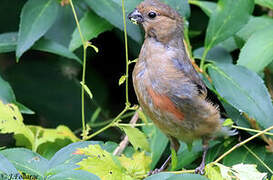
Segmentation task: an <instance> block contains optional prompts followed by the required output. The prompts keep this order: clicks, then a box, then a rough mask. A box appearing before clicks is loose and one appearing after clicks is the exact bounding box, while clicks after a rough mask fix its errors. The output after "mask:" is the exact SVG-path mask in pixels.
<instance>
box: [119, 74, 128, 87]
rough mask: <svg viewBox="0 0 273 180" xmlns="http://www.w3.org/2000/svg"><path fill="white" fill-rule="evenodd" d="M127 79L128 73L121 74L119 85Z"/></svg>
mask: <svg viewBox="0 0 273 180" xmlns="http://www.w3.org/2000/svg"><path fill="white" fill-rule="evenodd" d="M125 80H126V75H123V76H121V77H120V78H119V81H118V85H119V86H120V85H122V84H123V83H124V82H125Z"/></svg>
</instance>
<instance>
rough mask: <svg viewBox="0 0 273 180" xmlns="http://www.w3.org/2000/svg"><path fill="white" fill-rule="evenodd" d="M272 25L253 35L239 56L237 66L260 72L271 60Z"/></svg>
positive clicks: (272, 52) (272, 56)
mask: <svg viewBox="0 0 273 180" xmlns="http://www.w3.org/2000/svg"><path fill="white" fill-rule="evenodd" d="M272 28H273V23H272V25H270V26H268V27H266V28H264V29H262V30H260V31H258V32H256V33H254V34H253V35H252V36H251V37H250V38H249V40H248V41H247V42H246V44H245V46H244V47H243V48H242V50H241V53H240V55H239V60H238V64H239V65H242V66H245V67H247V68H249V69H251V70H252V71H255V72H260V71H262V70H263V69H264V68H265V67H266V66H267V65H268V64H270V62H271V61H272V60H273V51H272V47H273V31H272Z"/></svg>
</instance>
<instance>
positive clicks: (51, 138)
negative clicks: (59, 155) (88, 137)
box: [27, 125, 80, 154]
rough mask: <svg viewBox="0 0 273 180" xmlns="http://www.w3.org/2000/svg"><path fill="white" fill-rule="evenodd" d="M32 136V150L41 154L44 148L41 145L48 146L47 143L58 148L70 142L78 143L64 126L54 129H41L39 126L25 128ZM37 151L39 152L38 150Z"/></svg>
mask: <svg viewBox="0 0 273 180" xmlns="http://www.w3.org/2000/svg"><path fill="white" fill-rule="evenodd" d="M27 127H28V128H29V129H30V130H31V131H32V133H33V134H34V137H35V139H34V141H33V142H32V143H33V146H34V147H33V150H34V151H35V152H36V151H38V152H39V153H40V154H42V153H43V151H44V150H45V148H41V147H40V146H41V145H44V144H45V146H48V145H49V143H53V144H55V146H58V145H60V144H64V145H67V144H69V143H72V142H77V141H80V139H79V138H77V137H76V136H75V134H74V133H73V132H72V131H71V130H70V129H69V128H68V127H67V126H64V125H59V126H58V127H57V128H56V129H49V128H42V127H40V126H27ZM38 149H39V150H38Z"/></svg>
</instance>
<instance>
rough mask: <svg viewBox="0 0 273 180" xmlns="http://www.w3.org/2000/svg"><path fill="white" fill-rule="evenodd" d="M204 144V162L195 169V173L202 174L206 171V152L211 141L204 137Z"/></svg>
mask: <svg viewBox="0 0 273 180" xmlns="http://www.w3.org/2000/svg"><path fill="white" fill-rule="evenodd" d="M202 144H203V156H202V162H201V164H200V165H199V166H198V167H197V168H196V169H195V173H198V174H201V175H203V174H204V173H205V171H204V169H205V160H206V154H207V151H208V149H209V141H208V139H207V138H204V139H203V140H202Z"/></svg>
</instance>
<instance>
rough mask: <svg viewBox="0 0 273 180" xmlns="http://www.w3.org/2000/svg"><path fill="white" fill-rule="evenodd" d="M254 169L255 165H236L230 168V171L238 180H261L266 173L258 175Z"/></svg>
mask: <svg viewBox="0 0 273 180" xmlns="http://www.w3.org/2000/svg"><path fill="white" fill-rule="evenodd" d="M256 167H257V166H256V165H255V164H236V165H234V166H232V169H233V171H234V174H235V175H236V176H237V178H238V179H240V180H248V179H249V177H251V178H252V179H255V180H263V179H264V178H265V177H266V173H260V172H259V171H258V170H257V169H256Z"/></svg>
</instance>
